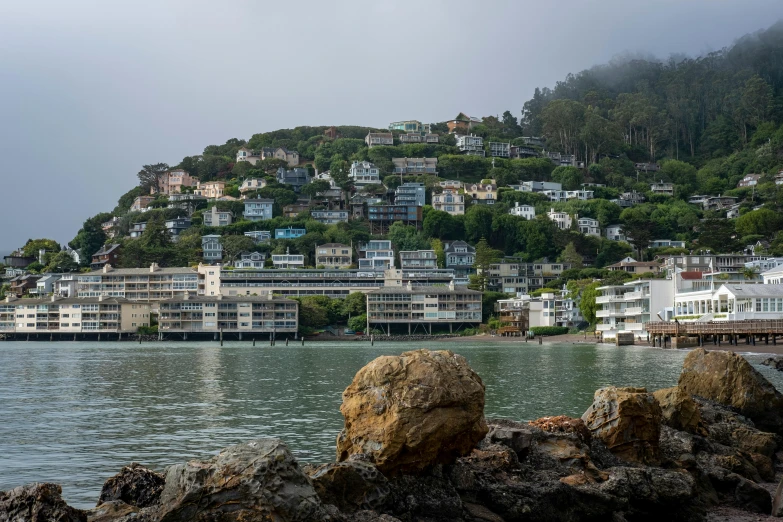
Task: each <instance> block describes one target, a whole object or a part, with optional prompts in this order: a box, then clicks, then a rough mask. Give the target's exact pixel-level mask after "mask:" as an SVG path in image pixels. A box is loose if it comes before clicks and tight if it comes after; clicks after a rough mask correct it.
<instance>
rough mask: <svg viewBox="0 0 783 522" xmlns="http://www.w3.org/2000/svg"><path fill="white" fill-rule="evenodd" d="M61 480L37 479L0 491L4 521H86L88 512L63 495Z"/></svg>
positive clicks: (0, 510)
mask: <svg viewBox="0 0 783 522" xmlns="http://www.w3.org/2000/svg"><path fill="white" fill-rule="evenodd" d="M62 493H63V490H62V488H61V487H60V486H59V484H49V483H35V484H28V485H26V486H19V487H18V488H14V489H12V490H10V491H0V521H2V522H49V521H56V522H87V513H86V512H84V511H82V510H80V509H76V508H72V507H71V506H69V505H68V504H66V503H65V501H64V500H63V499H62Z"/></svg>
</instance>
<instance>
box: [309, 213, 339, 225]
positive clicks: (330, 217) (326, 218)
mask: <svg viewBox="0 0 783 522" xmlns="http://www.w3.org/2000/svg"><path fill="white" fill-rule="evenodd" d="M348 216H349V212H348V211H347V210H311V211H310V217H311V218H313V219H314V220H316V221H318V222H319V223H323V224H324V225H334V224H335V223H346V222H348Z"/></svg>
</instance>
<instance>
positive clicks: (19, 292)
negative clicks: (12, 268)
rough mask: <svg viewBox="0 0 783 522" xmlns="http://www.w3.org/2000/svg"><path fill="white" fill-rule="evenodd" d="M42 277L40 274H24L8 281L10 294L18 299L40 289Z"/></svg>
mask: <svg viewBox="0 0 783 522" xmlns="http://www.w3.org/2000/svg"><path fill="white" fill-rule="evenodd" d="M41 277H42V276H40V275H38V274H22V275H18V276H16V277H14V278H13V279H11V280H10V281H8V285H9V287H10V288H9V289H8V293H9V294H11V295H15V296H17V297H22V296H24V295H27V294H28V293H29V292H30V291H35V290H36V288H37V287H38V280H39V279H41Z"/></svg>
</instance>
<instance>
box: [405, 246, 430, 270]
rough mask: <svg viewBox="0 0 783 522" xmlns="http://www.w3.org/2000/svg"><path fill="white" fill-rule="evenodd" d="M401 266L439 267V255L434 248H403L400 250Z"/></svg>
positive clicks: (416, 267)
mask: <svg viewBox="0 0 783 522" xmlns="http://www.w3.org/2000/svg"><path fill="white" fill-rule="evenodd" d="M400 268H402V269H406V268H410V269H432V268H438V256H437V255H436V254H435V251H434V250H402V251H400Z"/></svg>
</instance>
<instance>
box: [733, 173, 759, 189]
mask: <svg viewBox="0 0 783 522" xmlns="http://www.w3.org/2000/svg"><path fill="white" fill-rule="evenodd" d="M760 179H761V174H746V175H745V177H744V178H742V179H741V180H739V183H737V188H743V187H753V186H754V185H758V183H759V180H760Z"/></svg>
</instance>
